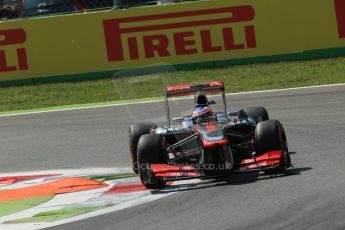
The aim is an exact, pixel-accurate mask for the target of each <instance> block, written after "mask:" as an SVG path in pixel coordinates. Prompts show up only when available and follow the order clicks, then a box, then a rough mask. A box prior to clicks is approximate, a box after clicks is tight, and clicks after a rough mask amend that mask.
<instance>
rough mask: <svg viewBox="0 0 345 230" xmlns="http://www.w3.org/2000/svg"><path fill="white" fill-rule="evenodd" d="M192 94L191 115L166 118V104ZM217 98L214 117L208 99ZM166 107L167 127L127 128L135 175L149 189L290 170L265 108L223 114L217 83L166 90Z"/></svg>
mask: <svg viewBox="0 0 345 230" xmlns="http://www.w3.org/2000/svg"><path fill="white" fill-rule="evenodd" d="M190 95H194V96H195V99H194V103H195V110H194V112H192V114H188V115H187V116H181V117H176V118H172V119H170V117H171V108H170V107H169V99H170V98H173V97H183V98H186V97H187V96H190ZM217 96H218V97H220V98H221V103H219V104H222V109H221V110H219V111H217V112H214V111H213V110H212V107H213V106H214V105H215V104H216V102H215V101H214V100H209V98H215V97H217ZM174 102H175V103H176V102H177V101H176V100H175V101H174ZM170 103H171V102H170ZM165 106H166V114H167V119H168V126H166V127H157V125H156V124H153V123H140V124H134V125H130V127H129V148H130V156H131V160H132V165H133V170H134V172H136V173H139V176H140V179H141V182H142V184H143V185H144V186H145V187H147V188H157V187H162V186H164V185H165V183H166V182H167V181H172V180H182V179H192V178H210V177H221V176H227V175H229V174H231V173H236V172H246V171H252V170H262V171H264V172H266V173H281V172H282V171H284V170H285V169H287V168H289V167H291V160H290V156H289V152H288V144H287V139H286V135H285V132H284V128H283V126H282V124H281V123H280V122H279V121H278V120H269V116H268V113H267V111H266V109H265V108H263V107H250V108H245V109H242V110H240V111H235V112H229V113H227V112H226V98H225V92H224V84H223V82H221V81H216V82H208V83H198V84H186V85H177V86H168V87H166V88H165ZM172 122H173V124H171V123H172Z"/></svg>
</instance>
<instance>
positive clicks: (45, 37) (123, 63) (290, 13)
mask: <svg viewBox="0 0 345 230" xmlns="http://www.w3.org/2000/svg"><path fill="white" fill-rule="evenodd" d="M341 47H345V1H344V0H289V1H286V0H265V1H262V0H232V1H229V0H213V1H199V2H185V3H177V4H167V5H158V6H147V7H138V8H130V9H126V10H120V9H114V10H110V11H101V12H90V13H80V14H73V15H63V16H51V17H45V18H33V19H19V20H15V21H7V22H1V23H0V81H8V80H17V79H28V78H36V77H47V76H64V75H73V74H83V73H93V72H95V74H96V72H98V73H99V72H104V71H111V70H121V69H128V68H136V67H141V66H145V65H152V64H156V63H169V64H174V65H176V64H183V63H197V62H205V61H217V60H237V59H242V58H253V57H265V56H273V55H288V54H296V53H301V52H304V51H312V50H324V49H331V48H341Z"/></svg>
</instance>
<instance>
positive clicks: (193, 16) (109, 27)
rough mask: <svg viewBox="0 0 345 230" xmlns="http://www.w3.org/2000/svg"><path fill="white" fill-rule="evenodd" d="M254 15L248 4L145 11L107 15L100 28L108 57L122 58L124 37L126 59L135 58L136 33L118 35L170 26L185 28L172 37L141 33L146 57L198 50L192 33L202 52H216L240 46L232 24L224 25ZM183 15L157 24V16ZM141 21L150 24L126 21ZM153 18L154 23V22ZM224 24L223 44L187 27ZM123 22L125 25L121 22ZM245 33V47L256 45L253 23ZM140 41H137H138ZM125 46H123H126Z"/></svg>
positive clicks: (243, 20)
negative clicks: (203, 17)
mask: <svg viewBox="0 0 345 230" xmlns="http://www.w3.org/2000/svg"><path fill="white" fill-rule="evenodd" d="M217 14H218V15H220V16H219V18H212V19H197V16H202V15H217ZM254 17H255V11H254V9H253V7H252V6H249V5H243V6H234V7H224V8H216V9H204V10H193V11H185V12H175V13H167V14H155V15H145V16H137V17H129V18H119V19H107V20H104V21H103V29H104V36H105V44H106V52H107V57H108V61H109V62H112V61H123V60H124V50H125V48H124V46H123V42H125V41H127V45H128V50H129V57H130V59H138V58H140V57H139V51H138V40H137V39H138V37H130V38H127V40H125V39H124V40H123V38H122V35H124V34H131V33H139V32H147V31H152V32H153V33H154V31H162V30H164V31H169V30H173V29H180V28H189V29H187V31H184V32H173V40H172V41H170V40H169V38H168V37H167V36H166V35H165V33H164V34H163V33H162V32H159V33H158V34H157V32H155V34H152V35H146V36H143V38H142V39H143V45H144V51H145V57H146V58H154V57H166V56H170V55H171V52H172V51H173V50H174V51H175V53H176V55H186V54H195V53H198V50H197V47H195V44H196V38H195V36H200V38H201V43H202V50H200V51H202V52H204V53H206V52H218V51H222V50H223V49H224V50H233V49H244V48H245V47H244V44H241V43H240V44H235V41H234V39H233V31H232V28H230V27H228V25H229V24H230V23H239V22H249V21H252V20H253V19H254ZM175 18H185V20H183V22H173V20H172V22H171V23H164V24H159V22H160V21H161V20H160V19H175ZM141 21H153V22H154V24H153V25H143V26H132V27H131V24H130V23H133V22H135V23H136V25H138V23H137V22H141ZM156 22H157V23H156ZM218 24H224V25H226V26H227V27H228V28H226V29H225V30H223V38H224V39H226V41H225V40H224V47H222V46H220V45H219V44H218V46H216V45H214V44H213V43H212V42H214V41H213V40H212V37H211V32H210V31H209V30H201V31H200V33H195V32H194V31H191V29H192V28H194V27H200V26H210V25H218ZM123 25H125V26H123ZM244 32H245V37H246V43H245V44H246V46H247V48H255V47H256V38H255V31H254V27H253V26H252V27H250V26H248V27H245V31H244ZM139 44H140V43H139ZM126 50H127V49H126Z"/></svg>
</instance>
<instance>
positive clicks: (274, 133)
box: [255, 120, 291, 173]
mask: <svg viewBox="0 0 345 230" xmlns="http://www.w3.org/2000/svg"><path fill="white" fill-rule="evenodd" d="M255 148H256V154H257V156H260V155H262V154H264V153H267V152H270V151H275V150H282V151H283V154H282V156H281V159H280V165H279V166H278V167H277V168H275V169H270V170H264V172H266V173H272V172H274V173H275V172H281V171H283V170H285V169H286V168H289V167H291V158H290V155H289V151H288V144H287V139H286V135H285V131H284V128H283V125H282V124H281V123H280V122H279V121H278V120H268V121H262V122H260V123H259V124H258V125H257V126H256V129H255Z"/></svg>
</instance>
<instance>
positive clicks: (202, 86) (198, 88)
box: [165, 81, 224, 97]
mask: <svg viewBox="0 0 345 230" xmlns="http://www.w3.org/2000/svg"><path fill="white" fill-rule="evenodd" d="M197 92H203V93H223V92H224V83H223V82H222V81H212V82H205V83H194V84H185V85H175V86H167V87H165V95H166V97H181V96H189V95H195V94H196V93H197Z"/></svg>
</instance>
